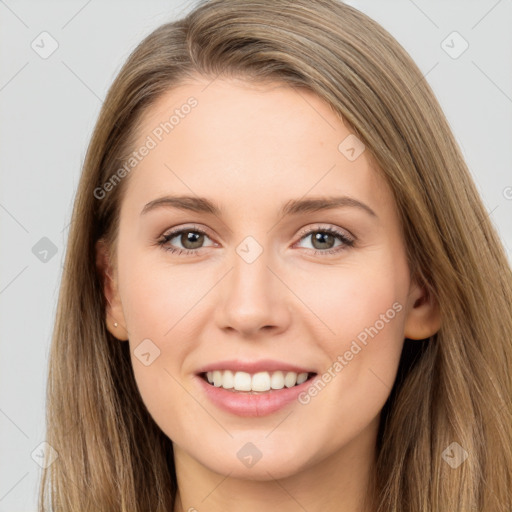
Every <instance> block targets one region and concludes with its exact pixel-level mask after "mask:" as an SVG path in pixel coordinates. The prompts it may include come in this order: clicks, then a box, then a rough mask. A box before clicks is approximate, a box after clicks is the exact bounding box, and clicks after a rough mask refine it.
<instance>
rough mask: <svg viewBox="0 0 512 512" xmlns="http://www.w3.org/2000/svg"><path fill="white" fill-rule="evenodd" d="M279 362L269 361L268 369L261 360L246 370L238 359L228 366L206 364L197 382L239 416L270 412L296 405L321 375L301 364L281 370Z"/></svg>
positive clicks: (223, 407) (210, 397) (213, 399)
mask: <svg viewBox="0 0 512 512" xmlns="http://www.w3.org/2000/svg"><path fill="white" fill-rule="evenodd" d="M278 365H279V363H277V362H274V363H273V364H272V363H271V364H268V365H266V366H267V368H268V370H267V371H265V370H263V368H265V366H263V365H262V364H258V365H254V364H253V365H249V364H248V365H245V366H246V368H245V369H246V370H247V371H241V370H237V368H236V367H237V366H238V368H239V367H240V366H244V365H240V364H238V363H237V364H236V366H235V364H232V365H231V369H225V370H224V369H222V368H223V366H221V365H216V368H215V369H213V368H211V367H210V368H203V371H200V372H199V373H197V374H196V379H197V380H196V382H197V383H198V385H199V388H200V390H201V391H202V393H204V396H205V398H206V399H207V400H208V401H209V402H211V403H212V405H214V406H215V407H217V408H219V409H220V410H222V411H224V412H227V413H230V414H232V415H235V416H238V417H253V418H254V417H263V416H268V415H271V414H273V413H276V412H278V411H280V410H282V409H284V408H286V407H293V406H295V407H297V406H298V405H299V400H298V397H299V395H300V394H301V393H303V392H304V391H305V390H306V389H307V388H308V387H309V386H310V385H312V383H313V382H314V379H315V377H316V376H317V375H318V374H317V373H316V372H309V371H303V370H304V369H303V368H298V367H295V368H293V369H294V370H297V371H293V369H292V368H290V367H289V368H287V369H281V370H279V369H278V368H279V366H281V365H279V366H278ZM251 366H252V368H251ZM254 366H258V368H254ZM269 366H274V369H270V368H269ZM283 366H284V365H283ZM293 404H295V405H293Z"/></svg>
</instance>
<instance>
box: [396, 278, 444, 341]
mask: <svg viewBox="0 0 512 512" xmlns="http://www.w3.org/2000/svg"><path fill="white" fill-rule="evenodd" d="M407 311H408V312H407V318H406V320H405V328H404V336H405V338H408V339H411V340H423V339H427V338H429V337H430V336H432V335H434V334H435V333H436V332H437V331H439V329H440V328H441V311H440V309H439V304H438V302H437V301H436V300H435V299H434V297H433V296H432V295H431V294H429V293H428V291H427V289H426V287H425V286H419V285H417V284H414V285H413V288H412V292H411V294H410V295H409V303H408V308H407Z"/></svg>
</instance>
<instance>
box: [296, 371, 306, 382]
mask: <svg viewBox="0 0 512 512" xmlns="http://www.w3.org/2000/svg"><path fill="white" fill-rule="evenodd" d="M307 380H308V374H307V373H299V375H298V376H297V384H302V383H303V382H306V381H307Z"/></svg>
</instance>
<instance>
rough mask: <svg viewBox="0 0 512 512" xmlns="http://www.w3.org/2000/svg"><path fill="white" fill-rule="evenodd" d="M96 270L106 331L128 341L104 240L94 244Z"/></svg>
mask: <svg viewBox="0 0 512 512" xmlns="http://www.w3.org/2000/svg"><path fill="white" fill-rule="evenodd" d="M96 268H97V270H98V273H99V275H100V278H101V283H102V287H103V293H104V295H105V298H106V299H107V307H106V311H105V323H106V324H107V329H108V331H109V332H110V333H111V334H112V336H114V337H115V338H117V339H118V340H120V341H126V340H128V331H127V330H126V322H125V319H124V313H123V306H122V304H121V299H120V297H119V291H118V286H117V279H116V278H115V277H114V274H115V272H113V269H112V265H111V263H110V258H109V252H108V249H107V246H106V244H105V242H104V240H98V241H97V242H96ZM115 324H117V326H116V325H115Z"/></svg>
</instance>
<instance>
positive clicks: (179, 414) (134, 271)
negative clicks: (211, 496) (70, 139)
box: [104, 78, 438, 480]
mask: <svg viewBox="0 0 512 512" xmlns="http://www.w3.org/2000/svg"><path fill="white" fill-rule="evenodd" d="M191 97H193V99H190V98H191ZM171 116H174V117H171ZM166 123H167V124H166ZM143 147H146V150H144V149H140V148H143ZM134 151H137V155H138V156H136V159H137V161H136V165H135V166H134V167H133V168H132V169H131V170H130V173H129V176H128V177H126V178H124V179H126V180H128V181H127V183H125V184H124V185H127V188H126V191H125V196H124V198H123V202H122V206H121V216H120V226H119V238H118V241H117V243H118V245H117V261H116V262H115V263H116V267H115V268H113V269H112V271H111V274H112V275H113V281H108V282H107V285H106V294H107V297H108V298H109V300H110V304H111V307H110V309H109V311H108V318H109V320H108V325H109V329H110V330H111V332H112V333H113V334H114V335H116V336H117V337H118V338H119V339H125V338H126V337H128V338H129V344H130V351H131V356H132V364H133V369H134V372H135V378H136V381H137V385H138V388H139V390H140V393H141V396H142V399H143V401H144V403H145V404H146V406H147V408H148V410H149V412H150V414H151V415H152V417H153V418H154V420H155V421H156V423H157V424H158V425H159V427H160V428H161V429H162V431H163V432H164V433H165V434H166V435H167V436H168V437H169V438H170V439H172V441H173V442H174V446H175V448H176V450H177V453H179V454H181V455H180V456H182V457H184V458H187V459H188V460H190V461H194V463H195V464H198V467H202V468H208V469H209V470H213V471H215V472H218V473H222V474H228V473H231V475H232V476H240V477H243V478H251V479H260V480H265V479H269V478H270V476H269V475H271V476H272V477H274V478H279V477H285V476H288V475H292V474H296V473H298V472H300V471H301V470H305V469H307V468H310V467H312V466H313V465H314V464H317V463H319V462H322V461H325V460H327V459H328V458H331V459H332V458H333V457H334V458H335V457H336V456H337V455H339V454H342V453H343V454H346V455H347V456H348V457H352V459H353V460H354V461H355V460H357V457H358V456H359V455H360V454H362V453H365V454H368V453H371V452H372V450H373V449H374V441H375V436H376V432H377V426H378V420H379V414H380V410H381V408H382V407H383V405H384V403H385V401H386V399H387V398H388V396H389V393H390V390H391V387H392V385H393V382H394V380H395V375H396V371H397V367H398V362H399V357H400V353H401V349H402V344H403V340H404V337H409V338H415V339H421V338H425V337H428V336H429V335H431V334H433V332H435V331H436V330H437V327H438V322H437V320H436V318H437V317H436V315H435V314H434V313H433V308H432V307H431V305H430V304H429V302H428V301H426V300H424V296H423V290H422V289H421V288H419V287H417V286H416V285H415V284H414V283H413V282H411V280H410V277H409V268H408V265H407V261H406V251H405V247H404V242H403V239H402V234H401V229H400V224H399V219H398V215H397V211H396V206H395V203H394V200H393V197H392V194H391V191H390V189H389V187H388V185H387V184H386V182H385V181H384V180H383V179H382V178H381V177H380V175H379V174H378V173H377V171H376V170H375V168H373V167H372V164H371V161H370V157H369V152H368V151H365V150H364V146H363V145H362V144H361V142H360V141H358V139H356V138H355V136H354V135H353V134H351V131H350V130H349V129H348V128H347V127H346V126H345V125H344V124H343V123H342V121H341V120H340V118H339V117H337V116H336V115H335V113H334V112H333V111H332V110H331V109H330V107H329V106H328V105H327V104H326V103H325V102H324V101H323V100H321V99H319V98H318V97H317V96H315V95H314V94H313V93H311V92H307V91H304V90H301V91H299V90H294V89H292V88H289V87H288V86H286V85H283V84H280V83H275V84H272V85H265V86H263V85H258V86H256V85H249V84H247V83H245V82H241V81H237V80H221V79H217V80H215V81H213V82H212V83H209V82H208V81H206V80H204V79H200V78H198V79H197V81H194V82H189V83H187V84H184V85H181V86H180V87H178V88H176V89H174V90H172V91H171V92H168V93H167V94H165V95H164V96H163V97H161V98H160V99H159V101H158V102H157V103H156V104H155V105H153V106H152V107H151V108H150V109H149V110H148V111H147V112H146V113H145V116H144V118H143V122H142V123H141V125H140V126H139V131H138V141H137V144H136V147H134ZM134 162H135V161H133V162H132V164H133V163H134ZM106 188H108V187H106ZM106 188H105V189H106ZM106 193H107V194H108V193H109V192H106ZM176 198H181V200H180V201H179V202H178V201H177V200H176ZM104 200H105V199H104ZM178 231H182V232H181V233H178ZM171 233H172V234H171ZM172 251H176V252H172ZM114 321H117V322H118V323H119V324H120V325H119V326H118V327H117V328H116V327H113V325H112V324H113V322H114ZM123 327H125V328H126V332H127V334H126V336H123V335H122V333H123V332H125V331H124V329H123ZM208 377H209V378H210V380H213V384H210V383H208V382H207V380H205V379H207V378H208ZM305 378H307V379H308V380H306V381H305V382H303V380H304V379H305ZM297 379H298V384H296V382H297ZM233 386H235V387H236V388H238V390H235V389H234V388H233ZM269 387H271V388H272V389H270V390H269V389H268V388H269ZM279 388H281V389H279ZM255 390H259V391H255ZM127 414H129V411H127Z"/></svg>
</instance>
